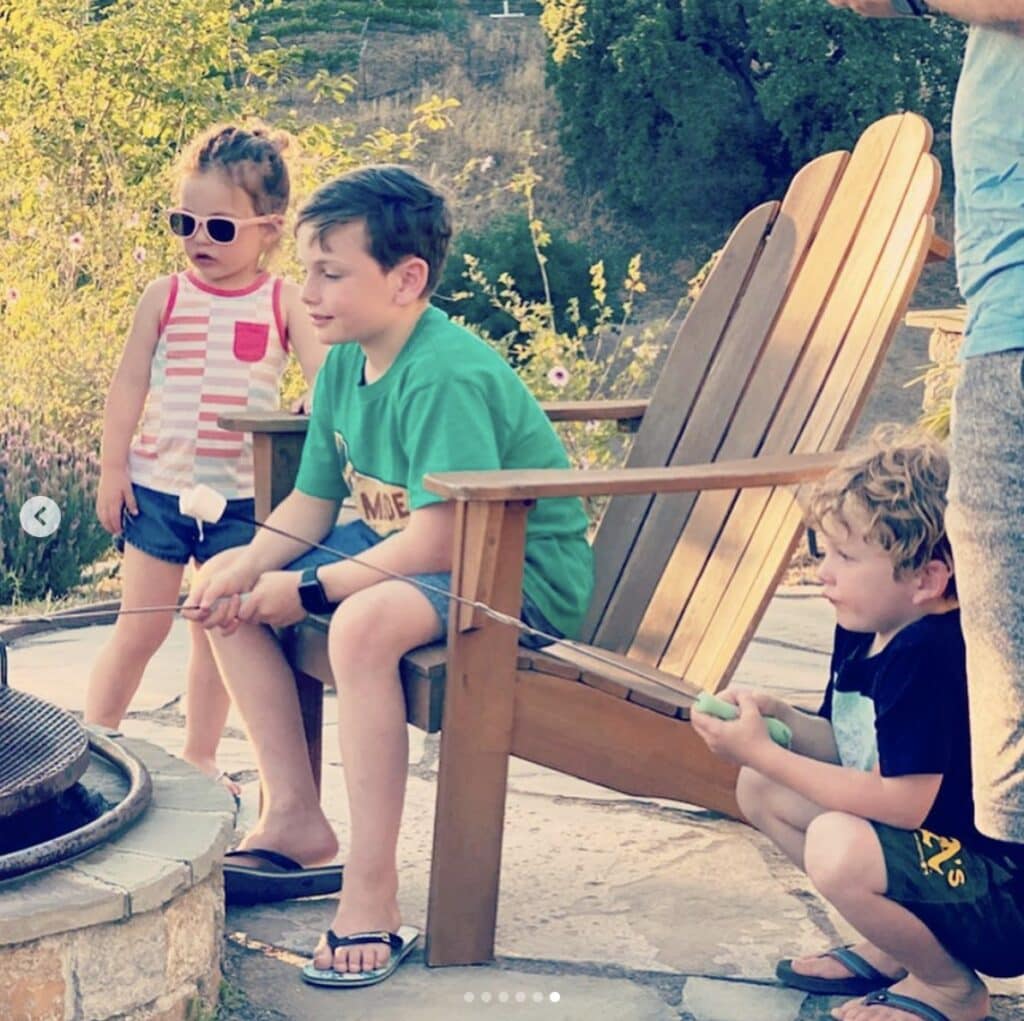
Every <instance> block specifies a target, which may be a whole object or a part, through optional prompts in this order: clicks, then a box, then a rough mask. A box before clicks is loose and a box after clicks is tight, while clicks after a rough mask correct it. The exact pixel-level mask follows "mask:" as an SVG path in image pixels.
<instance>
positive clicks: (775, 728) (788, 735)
mask: <svg viewBox="0 0 1024 1021" xmlns="http://www.w3.org/2000/svg"><path fill="white" fill-rule="evenodd" d="M693 708H694V709H695V710H696V711H697V712H699V713H707V714H708V716H717V717H718V719H720V720H735V719H736V717H737V716H739V714H740V711H739V709H737V708H736V706H734V705H733V704H732V702H726V701H725V700H724V699H721V698H715V696H714V695H712V694H710V693H709V692H707V691H702V692H701V693H700V694H699V695H698V696H697V701H696V702H694V704H693ZM764 722H765V726H767V728H768V736H769V737H771V739H772V740H773V741H774V742H775V743H776V744H780V745H782V747H783V748H789V747H790V746H791V745H792V743H793V731H792V730H790V729H789V727H787V726H786V724H785V723H783V722H782V720H777V719H776V718H775V717H774V716H766V717H764Z"/></svg>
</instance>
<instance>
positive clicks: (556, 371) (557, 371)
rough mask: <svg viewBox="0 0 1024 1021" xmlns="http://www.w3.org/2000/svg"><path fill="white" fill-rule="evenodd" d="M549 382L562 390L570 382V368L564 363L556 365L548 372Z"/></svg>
mask: <svg viewBox="0 0 1024 1021" xmlns="http://www.w3.org/2000/svg"><path fill="white" fill-rule="evenodd" d="M548 382H549V383H550V384H551V385H552V386H557V387H558V389H559V390H561V389H562V387H563V386H565V384H566V383H568V382H569V370H568V369H567V368H565V366H564V365H556V366H555V367H554V368H553V369H551V370H550V371H549V372H548Z"/></svg>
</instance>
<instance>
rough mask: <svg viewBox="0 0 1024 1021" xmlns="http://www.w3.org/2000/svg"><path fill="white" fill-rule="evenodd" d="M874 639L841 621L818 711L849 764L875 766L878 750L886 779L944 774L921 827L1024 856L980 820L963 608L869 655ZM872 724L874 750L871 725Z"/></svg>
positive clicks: (924, 621) (928, 620)
mask: <svg viewBox="0 0 1024 1021" xmlns="http://www.w3.org/2000/svg"><path fill="white" fill-rule="evenodd" d="M874 637H875V636H874V635H873V634H868V633H862V632H855V631H847V630H845V629H844V628H842V627H839V626H838V625H837V626H836V633H835V642H834V645H833V648H832V666H831V676H830V680H829V683H828V687H827V688H826V689H825V698H824V701H823V702H822V705H821V709H820V710H819V711H818V712H819V715H820V716H823V717H824V718H825V719H827V720H830V721H832V724H833V730H834V731H835V734H836V743H837V745H838V746H839V749H840V759H841V761H842V762H843V765H853V766H855V767H857V768H861V769H871V768H872V767H873V765H874V763H875V761H876V758H875V756H876V752H877V764H878V769H879V772H880V773H881V775H882V776H911V775H914V774H921V773H933V774H934V773H938V774H941V775H942V783H941V785H940V786H939V792H938V794H937V795H936V797H935V803H934V804H933V805H932V807H931V810H930V811H929V813H928V816H927V818H926V819H925V821H924V828H925V829H928V830H931V831H933V832H934V833H937V834H939V835H940V836H952V837H957V838H958V839H959V840H960V841H961V842H962V843H963V844H964V846H967V847H974V848H977V849H978V850H979V851H982V850H984V851H987V852H990V853H993V854H997V855H1003V854H1008V855H1010V856H1011V857H1013V858H1014V860H1015V861H1022V860H1024V845H1020V844H1006V843H1002V842H1000V841H996V840H992V839H991V838H989V837H986V836H984V835H983V834H981V833H979V832H978V830H977V828H976V827H975V825H974V798H973V796H972V794H971V745H970V731H969V727H968V715H967V663H966V652H965V650H964V639H963V634H962V633H961V631H960V611H959V610H951V611H949V612H948V613H943V614H931V615H929V616H927V617H922V618H921V619H920V620H918V621H915V622H914V623H913V624H909V625H908V626H907V627H905V628H903V630H901V631H899V632H898V633H897V634H896V635H895V636H894V637H893V638H892V639H891V641H890V642H889V644H888V645H887V646H886V647H885V648H884V649H883V650H882V651H881V652H880V653H878V654H877V655H875V656H868V655H867V652H868V649H869V648H870V647H871V642H872V641H873V640H874ZM872 717H873V720H872ZM872 722H873V725H874V726H873V729H874V744H873V746H872V747H870V748H869V747H867V746H866V745H867V743H869V742H870V734H869V733H868V734H865V731H869V730H870V728H871V723H872ZM865 739H866V740H865ZM851 760H852V761H851Z"/></svg>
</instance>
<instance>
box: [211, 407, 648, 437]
mask: <svg viewBox="0 0 1024 1021" xmlns="http://www.w3.org/2000/svg"><path fill="white" fill-rule="evenodd" d="M649 404H650V401H648V400H641V399H634V400H628V401H542V402H541V407H542V408H543V409H544V413H545V414H546V415H547V416H548V418H550V419H551V421H552V422H596V421H607V420H609V419H613V420H614V421H616V422H620V423H622V424H625V425H629V424H632V423H636V422H639V421H640V420H641V419H642V418H643V417H644V413H645V412H646V411H647V406H648V405H649ZM218 421H219V423H220V426H221V428H223V429H231V430H234V431H235V432H251V433H260V434H262V433H271V434H276V433H304V432H305V431H306V429H307V426H308V424H309V416H308V415H293V414H291V413H290V412H287V411H242V412H239V413H238V414H233V415H232V414H228V415H221V416H220V419H219V420H218Z"/></svg>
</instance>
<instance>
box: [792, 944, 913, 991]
mask: <svg viewBox="0 0 1024 1021" xmlns="http://www.w3.org/2000/svg"><path fill="white" fill-rule="evenodd" d="M818 956H819V957H831V958H832V959H833V960H835V961H838V962H839V963H840V964H841V965H843V967H844V968H847V969H848V970H849V971H850V972H851V974H850V975H849V976H848V977H846V978H823V977H822V976H821V975H806V974H804V972H802V971H796V970H795V969H794V968H793V961H792V960H791V959H789V958H787V959H786V960H784V961H779V963H778V964H777V965H775V977H776V978H777V979H778V980H779V981H780V982H781V983H782V984H783V985H786V986H789V987H790V988H791V989H801V990H803V991H804V992H805V993H817V994H818V995H819V996H863V995H864V994H865V993H873V992H875V991H876V990H878V989H885V988H886V987H888V986H891V985H892V984H893V983H894V982H898V981H899V978H893V977H890V976H889V975H885V974H883V973H882V972H880V971H879V970H878V969H877V968H876V967H875V966H874V965H873V964H871V963H870V962H868V961H866V960H865V959H864V958H863V957H861V955H860V954H858V953H857V951H856V950H854V949H852V948H851V947H850V946H844V947H833V948H832V949H831V950H826V951H825V952H824V953H823V954H819V955H818Z"/></svg>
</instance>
